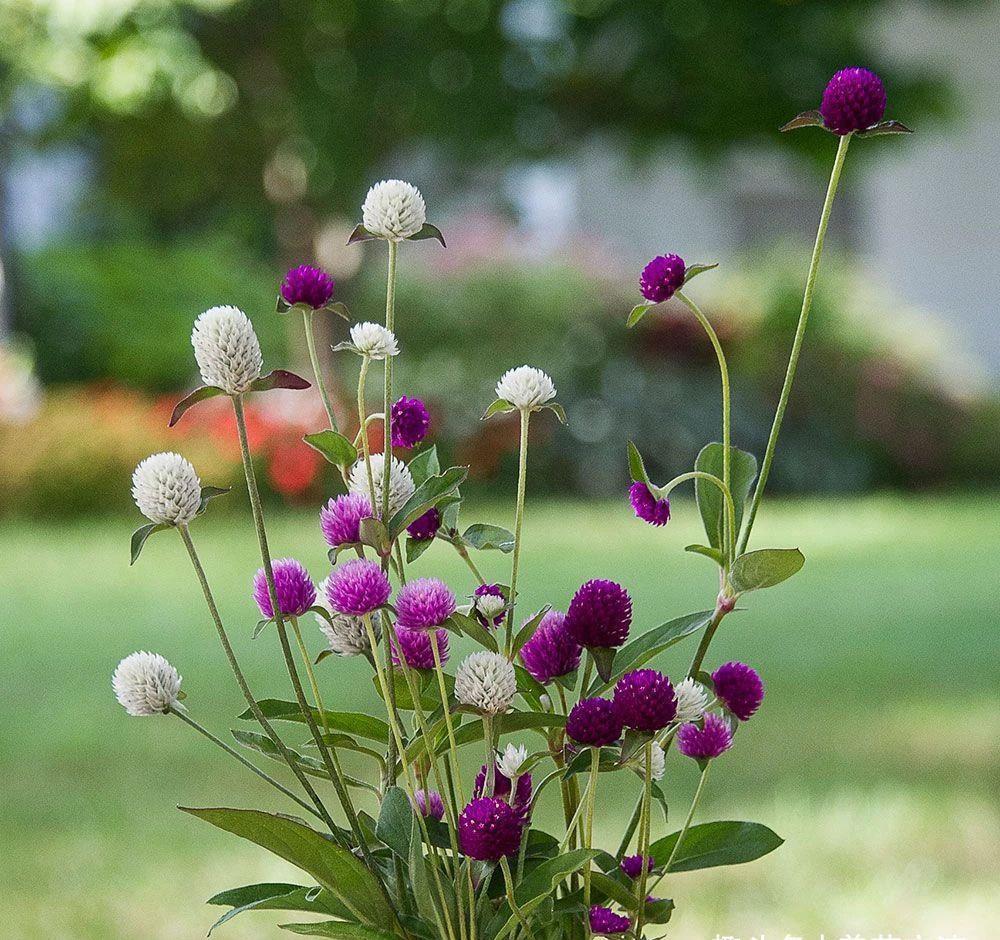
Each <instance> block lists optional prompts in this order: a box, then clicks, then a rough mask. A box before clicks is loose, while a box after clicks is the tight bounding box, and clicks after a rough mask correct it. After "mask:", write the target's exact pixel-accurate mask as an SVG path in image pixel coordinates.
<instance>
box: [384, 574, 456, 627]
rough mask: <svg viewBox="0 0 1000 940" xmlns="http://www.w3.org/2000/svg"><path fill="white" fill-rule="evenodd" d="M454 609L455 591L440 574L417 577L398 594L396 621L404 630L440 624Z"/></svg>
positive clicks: (438, 625)
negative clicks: (439, 577)
mask: <svg viewBox="0 0 1000 940" xmlns="http://www.w3.org/2000/svg"><path fill="white" fill-rule="evenodd" d="M453 613H455V595H454V594H452V593H451V590H450V589H449V588H448V585H446V584H445V583H444V582H443V581H439V580H438V579H437V578H417V579H416V580H415V581H410V582H408V583H407V584H404V585H403V586H402V587H401V588H400V589H399V592H398V593H397V594H396V622H397V623H398V624H399V626H400V627H402V628H403V629H404V630H431V629H433V628H435V627H440V626H441V624H443V623H444V622H445V621H446V620H447V619H448V618H449V617H450V616H451V615H452V614H453Z"/></svg>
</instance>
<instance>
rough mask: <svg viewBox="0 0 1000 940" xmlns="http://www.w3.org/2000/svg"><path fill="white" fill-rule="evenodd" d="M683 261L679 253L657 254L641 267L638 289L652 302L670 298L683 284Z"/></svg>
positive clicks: (655, 302)
mask: <svg viewBox="0 0 1000 940" xmlns="http://www.w3.org/2000/svg"><path fill="white" fill-rule="evenodd" d="M684 270H685V269H684V261H683V260H682V259H681V257H680V256H679V255H659V256H658V257H656V258H654V259H653V260H652V261H650V262H649V264H647V265H646V267H644V268H643V269H642V274H640V275H639V290H640V291H641V292H642V296H643V297H645V298H646V300H648V301H651V302H652V303H654V304H659V303H663V301H664V300H670V298H671V297H673V296H674V294H675V293H676V291H677V290H679V289H680V288H681V287H682V286H683V284H684Z"/></svg>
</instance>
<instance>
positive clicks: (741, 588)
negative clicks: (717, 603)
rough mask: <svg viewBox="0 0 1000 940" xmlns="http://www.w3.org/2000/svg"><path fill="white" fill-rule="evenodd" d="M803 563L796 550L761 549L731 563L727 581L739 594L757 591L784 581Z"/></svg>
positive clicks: (801, 555) (804, 560) (800, 553)
mask: <svg viewBox="0 0 1000 940" xmlns="http://www.w3.org/2000/svg"><path fill="white" fill-rule="evenodd" d="M805 563H806V559H805V556H804V555H803V554H802V552H800V551H799V550H798V549H797V548H762V549H759V550H758V551H755V552H747V553H746V554H745V555H740V557H739V558H737V559H736V561H735V562H733V570H732V574H731V575H730V577H729V580H730V583H731V584H732V586H733V590H734V591H736V592H737V593H739V594H743V593H744V592H746V591H759V590H760V589H761V588H767V587H774V585H775V584H781V582H782V581H786V580H787V579H788V578H790V577H791V576H792V575H793V574H795V573H796V572H797V571H798V570H799V568H801V567H802V566H803V565H804V564H805Z"/></svg>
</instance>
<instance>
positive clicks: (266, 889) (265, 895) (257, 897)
mask: <svg viewBox="0 0 1000 940" xmlns="http://www.w3.org/2000/svg"><path fill="white" fill-rule="evenodd" d="M205 903H206V904H219V905H225V906H227V907H229V908H231V909H230V910H228V911H226V913H225V914H223V915H222V916H221V917H220V918H219V919H218V920H217V921H216V922H215V923H214V924H212V926H211V927H210V928H209V930H208V934H209V936H211V934H212V931H213V930H215V928H216V927H221V926H222V925H223V924H225V923H227V922H228V921H230V920H232V919H233V918H234V917H236V916H237V915H238V914H243V913H246V912H247V911H306V912H308V913H311V914H327V915H329V916H332V917H350V912H349V911H348V910H347V908H346V907H344V905H343V904H341V903H340V902H339V901H338V900H337V899H336V898H335V897H334V896H333V895H332V894H330V892H329V891H324V890H323V889H322V888H317V887H316V886H313V887H305V886H302V885H291V884H256V885H246V886H244V887H242V888H232V889H231V890H229V891H222V892H220V893H219V894H217V895H215V896H214V897H211V898H209V899H208V900H207V901H206V902H205Z"/></svg>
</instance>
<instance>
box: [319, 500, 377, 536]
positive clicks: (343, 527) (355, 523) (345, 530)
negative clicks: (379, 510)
mask: <svg viewBox="0 0 1000 940" xmlns="http://www.w3.org/2000/svg"><path fill="white" fill-rule="evenodd" d="M371 516H372V504H371V503H370V502H369V500H368V497H367V496H362V495H361V494H360V493H345V494H344V495H342V496H338V497H336V498H335V499H331V500H330V501H329V502H328V503H327V504H326V505H325V506H324V507H323V508H322V509H321V510H320V511H319V527H320V529H322V530H323V538H324V539H326V544H327V545H329V546H331V547H332V548H338V547H339V546H341V545H354V544H356V543H357V542H360V541H361V520H362V519H370V518H371Z"/></svg>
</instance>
